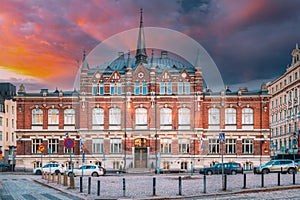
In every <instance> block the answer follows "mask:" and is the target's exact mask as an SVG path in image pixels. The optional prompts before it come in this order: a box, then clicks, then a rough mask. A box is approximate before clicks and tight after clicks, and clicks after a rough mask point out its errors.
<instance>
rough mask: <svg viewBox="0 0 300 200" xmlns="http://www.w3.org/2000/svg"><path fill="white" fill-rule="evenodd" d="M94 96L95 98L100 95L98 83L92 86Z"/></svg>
mask: <svg viewBox="0 0 300 200" xmlns="http://www.w3.org/2000/svg"><path fill="white" fill-rule="evenodd" d="M92 94H93V95H94V96H95V95H97V94H98V86H97V83H93V84H92Z"/></svg>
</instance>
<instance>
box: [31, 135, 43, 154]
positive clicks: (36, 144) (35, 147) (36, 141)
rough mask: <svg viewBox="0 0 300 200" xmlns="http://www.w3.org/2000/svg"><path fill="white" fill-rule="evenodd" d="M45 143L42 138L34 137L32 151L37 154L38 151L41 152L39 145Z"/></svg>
mask: <svg viewBox="0 0 300 200" xmlns="http://www.w3.org/2000/svg"><path fill="white" fill-rule="evenodd" d="M42 143H43V140H42V139H32V141H31V144H32V146H31V153H33V154H36V153H41V152H40V151H39V150H38V149H39V148H38V147H39V145H40V144H42Z"/></svg>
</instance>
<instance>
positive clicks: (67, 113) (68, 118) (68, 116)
mask: <svg viewBox="0 0 300 200" xmlns="http://www.w3.org/2000/svg"><path fill="white" fill-rule="evenodd" d="M64 124H65V125H75V110H74V109H65V110H64Z"/></svg>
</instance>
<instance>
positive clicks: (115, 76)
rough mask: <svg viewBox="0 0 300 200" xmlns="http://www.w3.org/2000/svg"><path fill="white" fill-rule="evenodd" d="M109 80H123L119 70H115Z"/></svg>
mask: <svg viewBox="0 0 300 200" xmlns="http://www.w3.org/2000/svg"><path fill="white" fill-rule="evenodd" d="M108 81H109V82H119V81H122V78H121V75H120V74H119V72H118V71H117V70H115V71H114V72H113V73H112V75H111V76H110V77H109V79H108Z"/></svg>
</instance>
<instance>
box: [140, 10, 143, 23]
mask: <svg viewBox="0 0 300 200" xmlns="http://www.w3.org/2000/svg"><path fill="white" fill-rule="evenodd" d="M140 13H141V18H140V27H141V26H142V24H143V8H141V9H140Z"/></svg>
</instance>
